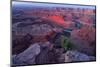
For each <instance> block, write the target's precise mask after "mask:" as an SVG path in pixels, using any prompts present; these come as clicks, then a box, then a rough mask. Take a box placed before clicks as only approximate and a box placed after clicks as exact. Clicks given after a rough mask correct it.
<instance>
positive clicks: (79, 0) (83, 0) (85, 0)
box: [17, 0, 96, 5]
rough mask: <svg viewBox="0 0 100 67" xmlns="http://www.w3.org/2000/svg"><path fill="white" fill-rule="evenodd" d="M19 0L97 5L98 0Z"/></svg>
mask: <svg viewBox="0 0 100 67" xmlns="http://www.w3.org/2000/svg"><path fill="white" fill-rule="evenodd" d="M17 1H39V2H55V3H70V4H71V3H72V4H87V5H95V4H96V0H17Z"/></svg>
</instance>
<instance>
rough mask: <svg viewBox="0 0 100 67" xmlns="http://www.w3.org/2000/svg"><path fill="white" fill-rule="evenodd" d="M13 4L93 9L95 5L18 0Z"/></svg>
mask: <svg viewBox="0 0 100 67" xmlns="http://www.w3.org/2000/svg"><path fill="white" fill-rule="evenodd" d="M12 5H13V6H16V5H25V6H41V7H73V8H88V9H95V6H86V5H85V6H83V5H71V4H66V5H65V4H53V3H52V4H47V3H36V2H18V1H13V2H12Z"/></svg>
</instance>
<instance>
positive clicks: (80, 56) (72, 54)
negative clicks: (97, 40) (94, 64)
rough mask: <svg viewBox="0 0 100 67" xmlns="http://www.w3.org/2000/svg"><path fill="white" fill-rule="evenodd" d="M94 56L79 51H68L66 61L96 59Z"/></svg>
mask: <svg viewBox="0 0 100 67" xmlns="http://www.w3.org/2000/svg"><path fill="white" fill-rule="evenodd" d="M94 60H96V59H95V57H94V56H88V55H86V54H84V53H80V52H78V51H67V52H66V53H65V62H80V61H94Z"/></svg>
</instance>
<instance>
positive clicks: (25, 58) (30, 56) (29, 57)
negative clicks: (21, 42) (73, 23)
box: [13, 43, 40, 65]
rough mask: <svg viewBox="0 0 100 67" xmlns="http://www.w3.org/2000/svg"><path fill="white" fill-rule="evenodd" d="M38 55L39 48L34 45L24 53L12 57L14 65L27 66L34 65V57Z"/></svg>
mask: <svg viewBox="0 0 100 67" xmlns="http://www.w3.org/2000/svg"><path fill="white" fill-rule="evenodd" d="M39 53H40V46H39V45H38V44H37V43H35V44H32V45H31V46H30V47H29V48H28V49H26V50H25V51H24V52H22V53H20V54H18V55H14V56H13V64H14V65H28V64H35V57H36V55H38V54H39Z"/></svg>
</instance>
